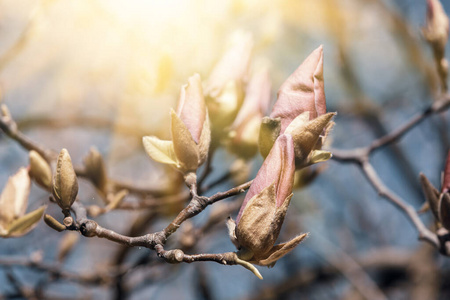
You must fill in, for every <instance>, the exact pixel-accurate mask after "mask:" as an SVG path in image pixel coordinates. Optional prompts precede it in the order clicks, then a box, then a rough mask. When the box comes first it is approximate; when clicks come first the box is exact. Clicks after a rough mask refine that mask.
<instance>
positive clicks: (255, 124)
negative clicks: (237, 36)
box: [228, 70, 270, 159]
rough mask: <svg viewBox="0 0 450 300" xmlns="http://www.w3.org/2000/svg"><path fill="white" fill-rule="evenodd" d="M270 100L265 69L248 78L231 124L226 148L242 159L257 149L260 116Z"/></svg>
mask: <svg viewBox="0 0 450 300" xmlns="http://www.w3.org/2000/svg"><path fill="white" fill-rule="evenodd" d="M269 102H270V79H269V73H268V71H267V70H264V71H260V72H258V73H256V74H255V75H254V76H253V77H252V79H251V80H250V82H249V84H248V86H247V91H246V95H245V99H244V103H243V104H242V107H241V109H240V110H239V113H238V115H237V116H236V119H235V120H234V122H233V124H232V125H231V131H230V133H229V137H230V141H229V145H228V149H229V150H230V151H231V152H233V153H235V154H237V155H239V156H240V157H242V158H244V159H248V158H251V157H252V156H254V155H255V154H256V152H257V151H258V137H259V130H260V127H261V125H260V124H261V118H262V117H263V116H264V115H265V114H266V111H267V107H268V106H269Z"/></svg>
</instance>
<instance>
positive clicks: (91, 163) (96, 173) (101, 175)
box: [84, 147, 108, 193]
mask: <svg viewBox="0 0 450 300" xmlns="http://www.w3.org/2000/svg"><path fill="white" fill-rule="evenodd" d="M84 166H85V168H86V174H87V176H88V177H89V179H90V180H91V182H92V183H93V184H94V186H95V187H96V188H97V189H98V190H99V191H101V192H102V193H106V184H107V182H108V176H107V174H106V167H105V163H104V161H103V157H102V155H101V154H100V152H98V150H97V149H96V148H95V147H92V148H91V149H90V150H89V154H88V155H87V156H86V157H85V158H84Z"/></svg>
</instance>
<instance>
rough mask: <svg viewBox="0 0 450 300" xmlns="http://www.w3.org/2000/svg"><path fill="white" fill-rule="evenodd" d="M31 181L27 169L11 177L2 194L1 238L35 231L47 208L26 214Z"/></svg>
mask: <svg viewBox="0 0 450 300" xmlns="http://www.w3.org/2000/svg"><path fill="white" fill-rule="evenodd" d="M30 185H31V180H30V176H29V175H28V170H27V169H26V168H21V169H20V170H19V171H18V172H17V173H16V174H15V175H13V176H11V177H10V178H9V180H8V182H7V183H6V186H5V187H4V188H3V191H2V193H1V194H0V237H18V236H22V235H25V234H26V233H28V232H29V231H30V230H31V229H33V228H34V227H35V226H36V225H37V223H38V222H39V220H40V218H41V217H42V215H43V213H44V210H45V207H40V208H38V209H36V210H34V211H32V212H30V213H28V214H25V212H26V209H27V206H28V195H29V193H30Z"/></svg>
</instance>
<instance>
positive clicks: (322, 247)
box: [0, 0, 450, 299]
mask: <svg viewBox="0 0 450 300" xmlns="http://www.w3.org/2000/svg"><path fill="white" fill-rule="evenodd" d="M442 2H443V5H444V8H445V10H446V11H447V12H450V3H449V2H448V1H442ZM425 14H426V1H415V0H414V1H413V0H396V1H383V0H366V1H360V0H359V1H357V0H339V1H336V0H316V1H308V0H283V1H269V0H258V1H256V0H231V1H205V0H191V1H188V0H186V1H182V0H166V1H159V0H156V1H144V0H133V1H120V0H108V1H106V0H105V1H102V0H93V1H92V0H91V1H87V0H79V1H69V0H41V1H36V0H29V1H28V0H20V1H14V0H2V1H0V93H1V97H2V99H3V100H2V101H3V102H4V103H5V104H7V105H8V107H9V108H10V110H11V113H12V115H13V117H14V118H15V120H16V121H17V123H18V125H19V128H20V129H21V130H22V131H23V132H24V133H26V134H27V135H28V136H30V137H31V138H32V139H33V140H35V141H38V142H39V143H40V144H42V145H45V146H46V147H49V148H52V149H56V150H57V151H59V150H60V149H61V148H63V147H64V148H67V149H68V150H69V152H70V153H71V156H72V159H73V161H74V163H81V161H82V157H83V155H85V154H86V153H87V152H88V151H89V148H90V147H91V146H93V145H95V146H96V147H97V148H98V149H99V150H100V152H101V153H102V154H103V155H104V158H105V160H106V162H107V166H108V174H109V175H110V176H111V177H112V178H115V179H119V180H125V181H129V182H133V184H136V185H138V186H141V187H147V188H158V187H160V186H165V185H168V184H170V182H171V181H172V180H174V176H173V174H172V175H170V176H168V175H166V172H167V170H166V169H164V168H162V167H161V166H160V165H159V164H157V163H155V162H152V161H151V160H150V159H149V158H148V157H147V156H146V155H145V153H144V151H143V147H142V144H141V138H142V136H144V135H157V136H159V137H162V138H164V137H168V136H169V118H168V117H169V110H170V108H171V107H175V106H176V101H177V99H178V94H179V89H180V86H181V85H182V84H184V83H185V82H186V81H187V78H188V77H189V76H190V75H192V74H193V73H199V74H200V75H201V76H202V78H207V77H208V75H209V73H210V71H211V70H212V68H213V67H214V64H215V63H216V62H217V61H218V59H219V58H220V57H221V55H222V54H223V53H224V51H225V50H226V49H227V48H228V47H229V46H230V45H232V44H233V43H239V42H241V41H242V39H243V38H248V37H251V38H252V39H253V42H254V49H253V58H252V64H251V68H257V67H258V66H259V65H265V66H268V67H269V69H270V78H271V80H272V87H273V91H272V94H273V97H272V98H273V99H275V97H276V91H277V89H278V87H279V86H280V84H281V83H282V82H283V81H284V79H285V78H287V76H288V75H289V74H290V73H291V72H292V71H293V70H295V69H296V67H297V66H298V65H299V64H300V63H301V62H302V61H303V60H304V59H305V58H306V56H307V55H308V54H309V53H310V52H311V51H312V50H314V49H315V48H316V47H318V46H319V45H321V44H322V45H323V46H324V55H325V61H324V69H325V74H324V77H325V89H326V96H327V105H328V110H329V111H337V112H338V116H337V118H336V119H335V121H336V126H335V129H334V130H333V133H332V136H331V139H332V141H331V143H330V145H328V146H327V147H328V148H331V147H332V148H337V149H351V148H355V147H358V146H364V145H367V144H368V143H370V142H371V141H372V140H373V139H375V138H376V137H379V136H381V135H383V134H386V133H387V132H390V131H391V130H393V129H395V128H396V127H398V126H399V125H401V124H403V123H404V122H405V121H406V120H408V118H410V117H411V116H413V115H415V114H416V113H419V112H421V111H422V110H423V109H424V108H425V107H427V105H429V104H430V103H432V101H433V99H434V97H435V96H436V95H437V94H438V90H439V89H438V77H437V73H436V71H435V66H434V62H433V57H432V51H431V49H430V48H429V46H428V45H427V43H426V42H425V40H424V38H423V37H422V33H421V28H422V27H423V26H424V24H425ZM447 53H448V51H447ZM447 57H449V56H448V55H447ZM448 117H449V113H448V112H447V113H444V114H442V115H440V116H434V117H431V118H429V119H427V120H425V121H424V122H423V123H422V124H420V125H419V126H418V127H417V128H415V129H413V130H412V131H411V132H410V133H408V134H407V135H406V136H405V137H404V138H403V139H402V140H401V141H400V142H399V143H397V144H395V145H394V146H392V147H387V148H385V149H383V150H382V151H379V152H377V153H376V154H375V155H374V156H373V158H372V162H373V164H374V166H375V167H376V170H377V171H378V172H379V174H380V176H381V177H382V179H383V180H384V182H386V183H387V185H388V186H389V187H390V188H392V189H393V190H394V191H395V192H396V193H397V194H398V195H400V196H401V197H402V198H404V199H405V200H406V201H407V202H408V203H411V204H412V205H413V206H414V207H416V208H417V209H419V208H420V206H421V205H422V203H423V202H424V197H423V194H422V192H421V190H420V185H419V180H418V174H419V172H423V173H425V174H426V175H427V176H428V178H429V179H430V180H431V182H432V183H433V184H434V185H435V186H439V185H440V176H441V175H440V174H441V173H440V172H441V171H442V169H443V166H444V161H445V156H446V154H447V151H448V147H449V146H448V139H449V131H448V123H446V122H445V119H447V120H448ZM235 159H236V157H235V156H234V155H232V154H230V153H228V152H227V151H226V150H224V149H219V150H218V153H217V155H216V156H215V159H214V161H213V164H214V166H215V168H214V173H213V174H212V177H213V178H217V177H220V175H221V174H223V173H224V172H225V171H226V169H227V168H228V166H229V165H230V164H231V163H232V162H233V161H234V160H235ZM27 164H28V155H27V152H26V151H24V150H23V149H22V148H20V147H19V146H18V145H17V144H16V143H15V142H14V141H12V140H10V139H9V138H7V137H6V136H5V135H4V134H0V186H1V187H3V186H4V184H5V183H6V181H7V179H8V177H9V176H11V175H12V174H14V173H15V172H16V170H17V169H18V168H20V167H21V166H25V165H27ZM260 164H261V158H257V159H255V161H253V162H252V163H251V166H252V168H253V174H254V173H255V171H256V170H257V168H258V166H259V165H260ZM325 164H326V166H327V168H326V169H325V170H324V171H323V172H322V173H321V174H320V176H319V177H318V178H317V179H316V180H314V182H313V183H312V184H310V185H308V186H307V187H305V188H303V189H300V190H296V191H295V192H294V198H293V201H292V203H291V206H292V208H291V210H290V211H289V214H288V217H287V220H286V222H285V225H284V230H283V234H282V236H281V239H284V240H287V239H288V238H289V237H292V236H294V235H296V234H298V233H299V230H300V232H310V234H311V235H310V237H309V238H308V239H307V240H306V241H305V242H304V243H303V244H301V245H300V246H299V247H298V248H297V249H296V250H295V251H293V253H292V254H291V255H289V256H287V257H285V258H283V259H282V260H280V261H279V262H278V263H277V265H276V266H275V267H274V268H273V269H266V268H264V269H263V268H260V270H261V273H262V275H263V276H264V281H260V280H258V279H257V278H256V277H254V276H253V275H252V274H251V273H249V272H248V271H247V270H245V269H243V268H241V267H227V266H222V265H218V264H215V263H194V264H189V265H188V264H181V265H177V266H172V265H170V266H169V265H166V264H162V263H160V262H159V261H158V260H157V259H156V258H154V256H155V254H154V253H153V252H151V251H149V250H146V249H133V250H132V251H131V252H130V254H129V255H128V256H127V258H126V259H127V261H130V262H133V261H136V260H138V259H141V258H142V257H147V256H152V257H153V258H152V259H150V261H149V262H147V263H146V264H144V265H142V266H141V267H140V268H138V269H137V270H133V271H134V272H133V274H127V276H128V278H127V282H128V283H129V286H130V290H129V292H128V293H127V294H126V296H127V297H128V299H176V298H177V299H201V298H204V299H248V298H253V299H262V298H264V297H265V298H267V299H278V298H279V299H281V298H283V299H338V298H343V299H362V298H358V297H361V295H360V294H359V293H357V292H355V290H354V288H353V287H352V285H351V284H350V283H349V281H348V280H347V278H346V271H345V270H346V268H345V267H342V261H345V260H343V257H346V258H349V259H351V260H352V261H357V262H360V265H361V266H362V268H363V271H364V272H366V273H367V274H368V276H369V277H370V278H372V280H373V282H374V283H375V285H376V286H378V287H379V288H380V289H381V290H382V291H383V293H384V294H385V295H386V297H387V298H388V299H411V298H412V297H413V296H414V287H415V286H416V285H417V283H418V282H420V281H421V278H420V276H419V278H416V277H417V276H412V275H411V274H416V275H417V274H422V275H423V274H428V275H429V276H431V275H430V274H432V276H431V277H427V278H428V281H430V282H429V283H428V281H427V284H428V286H429V287H430V289H432V290H433V291H434V293H431V295H434V296H435V297H436V298H438V299H448V297H450V285H449V283H448V280H445V278H449V277H448V276H450V264H449V262H448V258H445V257H441V256H439V255H438V254H437V252H436V251H435V250H433V249H431V248H429V247H428V246H427V245H424V244H423V243H420V242H418V241H417V232H416V231H415V229H414V228H413V227H412V226H411V224H410V223H409V221H408V220H407V218H406V217H405V216H404V215H403V214H402V213H401V212H400V211H399V210H397V209H396V208H395V207H394V206H392V205H391V204H390V203H388V202H386V201H385V200H384V199H381V198H379V197H378V196H377V194H376V192H375V191H374V190H373V188H372V187H371V186H370V185H369V184H368V183H367V181H366V179H365V178H364V177H363V175H362V173H361V172H360V170H359V169H358V168H357V167H356V166H354V165H345V164H341V163H338V162H336V161H329V162H327V163H325ZM249 165H250V163H249ZM230 187H232V183H224V184H222V185H219V186H218V187H217V189H216V190H215V191H218V190H225V189H227V188H230ZM212 192H214V191H212ZM80 193H81V195H82V197H83V199H85V200H83V201H86V203H89V204H98V205H100V203H101V201H100V200H99V198H98V196H97V195H96V194H95V190H94V189H93V188H92V187H91V186H90V185H89V184H87V183H82V184H81V191H80ZM47 199H48V195H47V194H46V193H45V192H43V191H42V190H40V189H38V188H33V189H32V193H31V196H30V204H29V209H34V208H37V207H39V206H40V205H41V204H42V203H44V202H46V201H47ZM179 208H180V207H172V208H170V209H168V210H167V211H166V212H165V213H164V215H163V216H160V217H158V218H157V219H156V220H155V221H154V222H152V224H151V225H149V228H148V230H149V232H150V231H156V230H159V229H161V228H162V227H163V226H165V225H166V224H167V222H168V220H170V217H171V216H173V214H174V213H176V212H177V211H178V210H179ZM47 211H48V212H50V213H52V214H53V215H58V214H59V209H58V208H57V207H53V206H51V205H50V206H49V207H48V210H47ZM209 212H210V209H208V210H206V211H205V213H204V214H202V215H200V216H198V217H196V218H194V219H193V221H192V225H193V226H194V227H195V226H201V224H202V222H204V220H205V218H206V217H204V216H203V215H205V216H207V215H208V213H209ZM143 213H145V212H137V211H115V212H112V213H110V214H109V215H108V216H101V217H99V218H98V219H97V221H98V222H99V223H100V224H101V225H102V226H104V227H109V228H111V229H114V230H116V231H118V232H124V231H125V230H126V229H127V228H128V227H129V226H130V224H132V222H133V220H135V218H136V217H137V216H139V215H142V214H143ZM423 219H424V220H425V222H426V223H427V224H430V225H431V221H432V219H431V215H430V214H429V213H428V214H424V215H423ZM41 223H42V224H40V225H39V226H38V227H37V228H36V229H35V230H34V231H33V232H31V233H29V234H28V235H26V236H24V237H21V238H17V239H2V240H1V241H0V255H1V257H8V256H14V257H27V256H29V255H30V254H32V253H35V252H36V251H42V255H43V257H44V260H45V261H54V260H55V256H56V255H57V252H58V243H60V241H61V239H62V238H63V236H64V233H57V232H55V231H52V230H51V229H50V228H48V227H47V226H46V225H45V224H44V223H43V222H41ZM180 234H182V233H180ZM233 247H234V246H233V245H232V244H231V242H230V241H229V239H228V236H227V232H226V228H225V220H224V222H223V226H222V227H218V229H217V230H216V231H214V232H213V233H211V234H208V235H205V236H203V237H202V239H201V240H200V241H199V242H198V245H197V248H196V249H195V251H196V252H198V251H199V250H201V251H203V252H213V253H214V252H226V251H233V250H234V249H233ZM118 248H119V247H118V246H117V245H115V244H113V243H111V242H108V241H104V240H100V239H87V238H81V239H80V240H79V241H78V242H77V243H76V246H75V247H74V249H73V251H72V252H71V253H70V255H69V257H68V258H67V259H66V261H65V262H64V264H63V266H62V267H63V268H64V269H67V270H71V271H75V272H79V273H86V272H87V273H89V272H95V271H96V270H101V269H102V268H106V267H107V266H108V264H109V263H110V259H111V257H114V255H115V253H116V252H117V251H118ZM196 252H194V253H196ZM414 255H418V256H414ZM378 256H380V257H383V256H384V257H393V258H397V260H398V261H400V258H404V259H405V260H406V263H404V265H401V266H399V267H398V268H394V267H392V266H390V267H386V266H385V265H383V264H381V263H380V264H378V265H377V263H376V262H375V263H373V264H372V265H371V264H370V258H374V257H378ZM412 257H419V258H420V259H418V260H419V261H420V264H421V266H422V267H423V266H426V267H429V269H430V268H431V269H432V271H430V272H429V273H420V272H419V273H411V274H410V268H412V267H411V265H409V262H410V261H409V260H407V259H411V258H412ZM394 260H395V259H394ZM367 261H369V262H367ZM411 261H412V260H411ZM416 261H417V260H416ZM340 262H341V265H340ZM366 264H367V265H368V266H367V267H366ZM399 264H400V263H399ZM344 265H345V263H344ZM418 268H419V269H420V266H419V267H418ZM6 271H8V272H14V274H15V275H16V276H17V278H19V281H20V282H22V283H23V285H25V286H28V287H33V286H35V285H38V284H39V282H40V280H42V278H44V277H45V276H48V275H47V274H45V272H39V271H30V270H28V269H27V268H12V269H11V268H8V270H6V268H2V267H1V266H0V296H1V295H3V297H7V295H9V294H14V286H13V284H11V282H10V281H9V279H8V277H7V276H6ZM302 276H303V277H302ZM308 276H309V277H308ZM304 277H305V278H306V279H303V280H302V278H304ZM46 293H48V294H47V295H48V297H50V296H51V297H54V298H55V299H56V298H58V297H60V298H62V297H65V299H72V298H73V299H88V298H92V299H93V298H95V299H111V298H112V297H114V295H115V289H114V287H112V288H111V287H105V286H102V285H97V286H96V285H82V284H79V283H76V282H67V281H56V282H55V283H54V284H51V285H49V286H47V287H46Z"/></svg>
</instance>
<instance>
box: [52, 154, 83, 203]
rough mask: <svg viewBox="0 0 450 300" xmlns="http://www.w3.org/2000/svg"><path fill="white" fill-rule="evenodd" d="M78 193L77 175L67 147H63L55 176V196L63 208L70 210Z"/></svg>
mask: <svg viewBox="0 0 450 300" xmlns="http://www.w3.org/2000/svg"><path fill="white" fill-rule="evenodd" d="M77 194H78V180H77V175H76V174H75V171H74V169H73V166H72V160H71V159H70V155H69V152H68V151H67V149H62V150H61V152H60V153H59V156H58V160H57V162H56V174H55V176H54V178H53V196H54V197H55V200H56V203H57V204H58V205H59V207H61V208H62V209H63V210H69V209H70V207H71V206H72V204H73V202H74V201H75V198H76V197H77Z"/></svg>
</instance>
